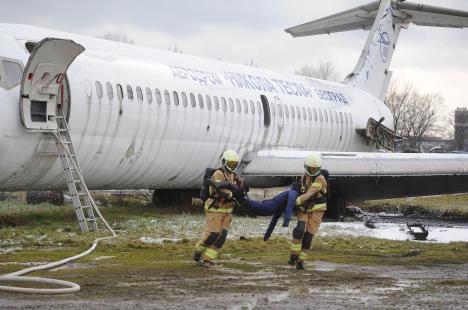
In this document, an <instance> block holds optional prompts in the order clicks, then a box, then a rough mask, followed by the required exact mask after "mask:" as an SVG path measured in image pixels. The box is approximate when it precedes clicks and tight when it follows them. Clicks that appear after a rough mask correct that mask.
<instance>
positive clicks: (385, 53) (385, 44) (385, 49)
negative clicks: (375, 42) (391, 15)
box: [379, 32, 391, 62]
mask: <svg viewBox="0 0 468 310" xmlns="http://www.w3.org/2000/svg"><path fill="white" fill-rule="evenodd" d="M379 43H380V57H381V58H382V62H387V60H388V57H389V56H390V44H391V42H390V37H389V35H388V33H387V32H379Z"/></svg>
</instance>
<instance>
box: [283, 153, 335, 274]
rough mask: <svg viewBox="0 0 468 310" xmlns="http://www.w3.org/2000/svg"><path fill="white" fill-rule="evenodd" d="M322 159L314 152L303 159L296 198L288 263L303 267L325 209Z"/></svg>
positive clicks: (325, 189) (325, 187)
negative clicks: (294, 220)
mask: <svg viewBox="0 0 468 310" xmlns="http://www.w3.org/2000/svg"><path fill="white" fill-rule="evenodd" d="M321 166H322V160H321V158H320V156H319V155H318V154H316V153H313V154H311V155H309V156H308V157H307V158H306V159H305V161H304V170H305V173H304V175H303V176H302V179H301V183H302V186H301V195H300V196H299V197H297V199H296V203H295V205H296V208H297V226H296V227H295V228H294V229H293V239H292V242H291V257H290V259H289V262H288V264H289V265H292V266H294V265H295V266H296V269H304V260H305V259H306V258H307V252H308V251H309V250H310V248H311V245H312V240H313V238H314V237H315V236H316V235H317V232H318V229H319V226H320V223H321V222H322V217H323V214H324V212H325V210H326V209H327V201H326V195H327V182H326V179H325V177H324V175H323V174H322V173H321V171H320V170H321Z"/></svg>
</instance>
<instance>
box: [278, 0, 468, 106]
mask: <svg viewBox="0 0 468 310" xmlns="http://www.w3.org/2000/svg"><path fill="white" fill-rule="evenodd" d="M410 23H413V24H416V25H421V26H433V27H450V28H464V27H468V12H464V11H458V10H453V9H445V8H440V7H434V6H429V5H423V4H416V3H409V2H404V0H381V1H374V2H372V3H369V4H367V5H363V6H359V7H357V8H354V9H351V10H347V11H344V12H341V13H338V14H334V15H331V16H328V17H324V18H321V19H318V20H315V21H312V22H309V23H306V24H302V25H299V26H295V27H292V28H288V29H286V32H288V33H289V34H291V35H292V36H293V37H303V36H312V35H318V34H330V33H334V32H342V31H349V30H358V29H363V30H369V29H370V30H371V32H370V34H369V37H368V38H367V41H366V44H365V46H364V49H363V50H362V53H361V56H360V58H359V61H358V63H357V65H356V67H355V68H354V70H353V72H352V73H350V74H349V75H348V76H347V77H346V80H345V81H344V83H347V84H349V85H352V86H355V87H358V88H361V89H363V90H365V91H367V92H369V93H371V94H373V95H374V96H376V97H378V98H380V99H383V98H384V97H385V94H386V92H387V88H388V85H389V83H390V79H391V75H392V73H391V72H389V71H388V68H389V66H390V62H391V60H392V56H393V52H394V50H395V45H396V42H397V40H398V36H399V34H400V30H401V29H402V28H407V27H408V25H409V24H410Z"/></svg>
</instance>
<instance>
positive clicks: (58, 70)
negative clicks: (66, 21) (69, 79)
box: [20, 38, 85, 131]
mask: <svg viewBox="0 0 468 310" xmlns="http://www.w3.org/2000/svg"><path fill="white" fill-rule="evenodd" d="M84 50H85V49H84V47H83V46H81V45H80V44H77V43H75V42H73V41H71V40H64V39H56V38H46V39H44V40H42V41H40V42H39V43H37V45H36V46H35V47H34V49H33V50H32V52H31V56H30V57H29V60H28V62H27V64H26V67H25V70H24V73H23V79H22V81H21V99H20V114H21V121H22V123H23V125H24V126H25V127H26V129H28V130H30V131H54V130H57V129H58V127H57V121H56V118H55V117H56V111H57V104H64V103H67V104H68V102H69V100H64V98H63V96H65V94H67V95H68V94H69V92H68V90H64V83H65V81H66V76H65V73H66V71H67V69H68V67H69V66H70V64H71V63H72V62H73V61H74V60H75V58H76V57H77V56H78V55H80V54H81V53H82V52H83V51H84ZM68 108H69V107H68V106H66V107H62V109H63V110H66V111H68Z"/></svg>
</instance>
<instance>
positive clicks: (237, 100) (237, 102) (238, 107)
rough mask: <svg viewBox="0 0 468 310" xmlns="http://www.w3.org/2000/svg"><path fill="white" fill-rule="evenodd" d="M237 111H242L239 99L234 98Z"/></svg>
mask: <svg viewBox="0 0 468 310" xmlns="http://www.w3.org/2000/svg"><path fill="white" fill-rule="evenodd" d="M236 106H237V113H240V112H241V111H242V107H241V103H240V100H239V99H236Z"/></svg>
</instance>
